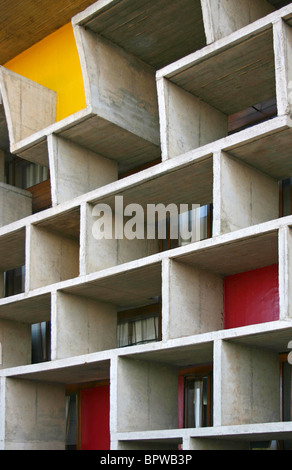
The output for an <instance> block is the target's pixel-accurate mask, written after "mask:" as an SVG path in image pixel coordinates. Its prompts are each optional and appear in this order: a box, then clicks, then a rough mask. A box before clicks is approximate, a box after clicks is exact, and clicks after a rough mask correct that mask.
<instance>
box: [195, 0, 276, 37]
mask: <svg viewBox="0 0 292 470" xmlns="http://www.w3.org/2000/svg"><path fill="white" fill-rule="evenodd" d="M201 5H202V12H203V19H204V27H205V33H206V38H207V43H208V44H210V43H212V42H214V41H217V40H218V39H221V38H224V37H225V36H228V35H229V34H231V33H233V32H234V31H237V30H238V29H240V28H243V27H244V26H246V25H248V24H250V23H252V22H254V21H256V20H258V19H259V18H262V17H264V16H266V15H267V14H269V13H271V12H272V11H274V10H275V9H274V7H273V6H272V5H271V4H270V3H269V2H267V1H266V0H220V1H218V0H201Z"/></svg>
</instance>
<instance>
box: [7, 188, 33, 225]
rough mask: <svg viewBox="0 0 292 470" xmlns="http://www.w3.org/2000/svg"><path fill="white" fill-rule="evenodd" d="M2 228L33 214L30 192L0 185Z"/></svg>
mask: <svg viewBox="0 0 292 470" xmlns="http://www.w3.org/2000/svg"><path fill="white" fill-rule="evenodd" d="M0 201H1V204H0V227H2V226H4V225H7V224H10V223H12V222H15V221H17V220H20V219H23V218H25V217H27V216H29V215H31V213H32V195H31V193H29V192H28V191H25V190H23V189H19V188H16V187H14V186H11V185H9V184H5V183H0Z"/></svg>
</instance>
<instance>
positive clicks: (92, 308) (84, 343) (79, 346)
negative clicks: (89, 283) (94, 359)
mask: <svg viewBox="0 0 292 470" xmlns="http://www.w3.org/2000/svg"><path fill="white" fill-rule="evenodd" d="M54 302H55V305H54V306H53V315H54V316H53V325H54V329H53V331H52V336H53V337H52V346H53V348H52V360H57V359H64V358H66V357H73V356H78V355H82V354H90V353H93V352H97V351H102V350H106V349H115V348H116V328H117V312H116V307H115V306H114V305H111V304H110V303H107V304H106V303H103V302H97V301H93V300H91V299H88V298H86V297H79V296H76V295H68V294H65V293H62V292H58V293H57V294H56V297H55V298H54Z"/></svg>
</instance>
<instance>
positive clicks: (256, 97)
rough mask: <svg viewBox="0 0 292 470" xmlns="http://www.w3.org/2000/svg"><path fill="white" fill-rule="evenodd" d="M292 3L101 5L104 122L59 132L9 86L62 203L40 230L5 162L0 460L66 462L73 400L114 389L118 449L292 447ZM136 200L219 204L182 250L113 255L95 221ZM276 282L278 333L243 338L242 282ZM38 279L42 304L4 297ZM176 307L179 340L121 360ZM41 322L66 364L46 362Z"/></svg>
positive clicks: (81, 117) (94, 41)
mask: <svg viewBox="0 0 292 470" xmlns="http://www.w3.org/2000/svg"><path fill="white" fill-rule="evenodd" d="M166 3H167V4H169V5H166ZM284 3H285V5H284V6H283V7H282V8H278V5H277V2H276V1H266V0H257V1H254V0H241V1H240V2H239V1H238V0H231V1H227V0H226V1H225V0H224V1H221V0H220V1H219V0H201V1H199V0H196V1H190V0H184V1H183V2H182V1H177V0H174V1H172V2H164V1H162V0H158V1H157V0H155V1H153V2H152V3H151V2H148V3H147V7H148V8H149V10H147V8H146V7H145V2H143V1H140V0H99V1H98V2H96V3H95V4H93V5H91V6H89V7H88V9H86V10H85V11H83V12H81V13H79V14H78V15H77V16H75V17H74V18H73V19H72V25H73V29H74V34H75V39H76V45H77V48H78V53H79V58H80V63H81V67H82V72H83V78H84V88H85V96H86V104H87V105H86V108H85V109H83V110H81V111H79V112H77V113H76V114H74V115H72V116H70V117H68V118H65V119H63V120H61V121H58V122H56V117H55V108H56V94H55V93H54V92H53V91H52V90H49V89H46V88H44V87H41V86H39V85H38V84H35V83H33V82H31V81H29V80H27V79H24V78H23V77H21V76H19V75H17V74H14V73H12V72H10V71H8V70H6V69H4V68H3V67H2V68H1V69H0V92H1V96H0V98H1V100H0V125H1V126H2V127H1V129H0V139H1V142H0V144H1V148H3V151H4V150H7V148H6V144H7V139H8V140H9V151H10V153H11V154H12V155H15V156H16V157H19V158H22V159H24V160H26V161H28V162H32V163H36V164H41V165H44V166H46V167H48V169H49V170H50V183H51V196H52V206H51V207H50V208H49V209H47V210H44V211H41V212H38V213H32V200H31V199H32V198H31V194H30V193H29V192H28V191H24V190H20V189H19V188H16V187H14V186H12V185H7V184H6V183H5V182H4V169H3V167H4V154H3V152H0V449H2V450H11V449H32V450H42V449H65V445H66V439H65V430H66V387H67V388H68V387H69V386H72V385H76V384H77V385H79V386H81V385H82V384H88V383H96V382H101V383H102V382H104V381H108V382H109V384H110V416H109V420H110V440H111V449H112V450H135V449H138V450H139V449H141V450H145V449H147V450H175V449H178V446H181V447H182V448H183V450H198V449H204V450H212V449H214V450H215V449H230V450H232V449H250V448H252V444H253V443H257V442H261V441H269V442H276V441H291V439H292V421H290V420H289V421H287V420H286V421H284V420H283V419H282V415H281V403H282V402H281V396H282V395H281V381H280V380H281V376H280V362H279V357H280V355H282V354H287V353H289V346H288V344H289V342H290V341H291V340H292V311H291V305H292V298H291V292H292V290H291V288H290V286H291V283H292V271H291V267H292V258H291V252H292V236H291V227H292V215H287V216H285V217H281V216H280V213H279V203H280V196H279V182H280V181H282V180H285V179H288V178H291V176H292V163H291V162H292V159H291V136H292V129H291V128H292V121H291V100H292V93H291V83H292V55H291V54H292V4H291V3H290V2H284ZM281 6H282V5H281ZM159 22H161V23H159ZM157 24H161V25H164V27H161V28H157ZM138 33H139V34H138ZM270 99H275V102H276V113H275V115H273V116H272V117H271V118H270V119H268V120H262V121H261V122H259V123H255V124H254V125H250V126H248V127H246V128H243V129H239V130H238V131H237V132H232V133H231V132H229V130H228V129H229V128H228V125H229V122H230V119H231V118H232V117H233V116H234V115H235V114H236V113H238V112H241V111H243V110H246V109H247V108H249V107H252V106H255V107H256V106H257V105H258V104H259V103H262V102H265V101H267V100H270ZM2 124H3V125H2ZM157 160H158V162H157ZM153 162H155V164H153ZM156 162H157V163H156ZM149 164H150V167H149ZM125 172H130V173H131V174H128V176H125V177H123V175H124V174H125ZM117 196H119V197H120V196H123V200H124V204H125V205H126V204H127V205H128V204H140V205H141V206H142V207H143V208H146V206H147V204H158V203H163V204H165V205H167V204H171V203H174V204H177V205H179V204H200V205H201V206H205V205H212V211H213V212H212V213H213V218H212V230H211V234H210V236H208V237H207V238H204V239H200V240H197V241H193V242H192V243H189V244H183V245H182V246H178V247H174V248H171V249H168V250H161V248H160V243H159V240H158V237H156V238H155V239H154V240H147V239H141V240H128V239H126V237H121V238H120V239H118V240H116V239H109V240H105V239H102V240H96V239H95V238H94V233H93V231H94V222H95V221H96V218H95V217H96V216H97V214H96V213H95V212H94V208H95V206H96V204H106V205H108V206H109V207H111V208H112V209H114V207H115V206H114V203H115V198H116V197H117ZM291 213H292V212H290V214H291ZM127 215H128V217H130V214H127ZM118 216H119V214H118V213H117V212H115V211H114V210H113V211H112V214H111V216H110V217H109V220H110V221H111V222H114V223H115V222H116V221H117V220H118ZM127 221H128V219H126V221H124V223H125V224H126V222H127ZM123 228H124V227H123ZM274 264H277V265H278V277H279V279H278V286H277V287H278V305H279V318H278V319H277V320H276V321H272V322H264V323H263V322H262V323H257V324H248V325H242V326H240V327H238V328H232V329H225V327H224V279H225V278H226V277H227V276H232V275H236V274H238V273H244V272H248V271H252V270H256V269H259V268H264V267H267V266H271V265H274ZM22 266H25V283H24V290H23V292H20V293H17V294H15V295H12V296H5V293H4V282H5V281H4V279H5V273H7V272H8V271H9V270H12V269H14V268H19V267H22ZM157 299H159V301H160V302H161V338H159V339H158V341H156V342H151V343H148V344H138V345H132V346H127V347H123V348H119V347H118V344H117V333H116V332H117V322H118V314H119V312H121V311H125V310H127V309H130V308H136V309H137V308H141V307H144V306H151V305H153V304H155V302H157ZM41 322H50V360H48V361H45V362H39V363H32V357H31V335H30V331H31V330H30V328H31V325H34V324H39V323H41ZM206 364H207V365H209V366H210V365H211V366H212V395H213V400H212V405H211V407H212V424H211V425H210V426H205V427H191V428H184V427H179V425H178V422H179V419H180V411H179V400H180V398H179V397H180V396H179V384H178V377H179V374H180V371H181V370H187V369H188V368H194V367H198V366H202V365H206Z"/></svg>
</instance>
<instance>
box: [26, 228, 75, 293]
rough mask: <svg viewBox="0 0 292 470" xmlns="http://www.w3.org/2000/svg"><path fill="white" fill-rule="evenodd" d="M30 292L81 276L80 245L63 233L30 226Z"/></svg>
mask: <svg viewBox="0 0 292 470" xmlns="http://www.w3.org/2000/svg"><path fill="white" fill-rule="evenodd" d="M27 245H28V260H27V269H26V272H27V273H28V277H27V284H26V289H37V288H39V287H43V286H46V285H50V284H54V283H56V282H60V281H65V280H66V279H71V278H75V277H77V276H78V275H79V243H78V241H75V240H74V239H70V238H67V237H65V236H64V235H62V234H60V233H54V232H49V231H47V230H45V229H43V228H39V227H37V226H33V225H32V226H30V227H29V230H28V237H27Z"/></svg>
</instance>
